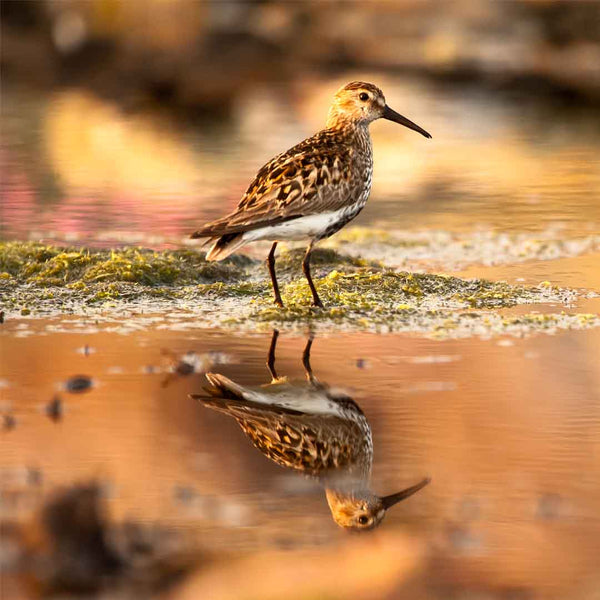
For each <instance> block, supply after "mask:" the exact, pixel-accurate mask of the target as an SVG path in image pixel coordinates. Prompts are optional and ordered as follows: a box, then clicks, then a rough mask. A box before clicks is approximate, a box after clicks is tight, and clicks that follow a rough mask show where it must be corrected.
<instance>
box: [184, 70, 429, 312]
mask: <svg viewBox="0 0 600 600" xmlns="http://www.w3.org/2000/svg"><path fill="white" fill-rule="evenodd" d="M376 119H388V120H389V121H394V122H396V123H400V124H401V125H404V126H405V127H408V128H409V129H412V130H414V131H417V132H418V133H420V134H421V135H424V136H425V137H427V138H430V137H431V135H430V134H429V133H427V131H425V130H424V129H422V128H421V127H419V126H418V125H416V124H415V123H413V122H412V121H410V120H409V119H407V118H406V117H403V116H402V115H400V114H398V113H397V112H395V111H394V110H392V109H391V108H390V107H389V106H388V105H387V104H386V102H385V97H384V95H383V92H382V91H381V90H380V89H379V88H378V87H377V86H375V85H373V84H371V83H364V82H362V81H354V82H352V83H349V84H347V85H345V86H344V87H342V88H341V89H340V90H339V91H338V92H337V93H336V95H335V97H334V99H333V104H332V105H331V108H330V109H329V115H328V118H327V123H326V127H325V129H323V130H322V131H319V132H318V133H317V134H315V135H313V136H312V137H310V138H308V139H306V140H304V141H303V142H300V143H299V144H297V145H296V146H294V147H293V148H290V149H289V150H288V151H287V152H284V153H283V154H280V155H279V156H276V157H275V158H274V159H273V160H271V161H270V162H268V163H267V164H266V165H265V166H264V167H263V168H262V169H260V171H259V172H258V174H257V175H256V177H255V179H254V181H252V183H251V184H250V187H249V188H248V189H247V190H246V193H245V194H244V196H243V197H242V199H241V201H240V203H239V204H238V207H237V208H236V209H235V210H234V211H233V212H232V213H231V214H229V215H227V216H225V217H223V218H221V219H218V220H216V221H213V222H212V223H208V224H207V225H205V226H204V227H203V228H202V229H200V230H199V231H196V232H195V233H194V234H193V235H192V237H193V238H209V240H208V243H211V244H212V245H211V248H210V250H209V251H208V253H207V255H206V258H207V260H222V259H223V258H225V257H227V256H229V255H230V254H231V253H232V252H234V251H235V250H237V249H238V248H239V247H240V246H243V245H245V244H247V243H248V242H253V241H256V240H269V241H272V242H273V245H272V247H271V251H270V252H269V256H268V259H267V264H268V267H269V274H270V276H271V281H272V283H273V292H274V294H275V303H276V304H278V305H279V306H283V301H282V299H281V294H280V292H279V285H278V284H277V277H276V275H275V249H276V248H277V243H278V242H280V241H283V240H308V241H309V244H308V248H307V250H306V254H305V256H304V260H303V261H302V270H303V272H304V275H305V276H306V279H307V281H308V285H309V287H310V291H311V292H312V297H313V304H314V306H319V307H322V306H323V303H322V302H321V299H320V298H319V295H318V293H317V289H316V288H315V284H314V283H313V280H312V277H311V274H310V254H311V251H312V249H313V247H314V245H315V243H316V242H318V241H319V240H322V239H324V238H327V237H329V236H331V235H333V234H334V233H336V232H337V231H339V230H340V229H341V228H342V227H344V225H346V224H347V223H348V222H350V221H351V220H352V219H354V217H356V215H358V213H359V212H360V211H361V210H362V209H363V207H364V206H365V204H366V202H367V198H368V197H369V193H370V191H371V182H372V179H373V147H372V144H371V136H370V134H369V124H370V123H371V122H373V121H375V120H376Z"/></svg>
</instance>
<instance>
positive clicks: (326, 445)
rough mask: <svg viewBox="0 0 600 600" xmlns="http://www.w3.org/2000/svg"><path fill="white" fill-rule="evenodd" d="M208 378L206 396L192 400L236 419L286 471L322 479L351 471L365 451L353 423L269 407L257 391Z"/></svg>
mask: <svg viewBox="0 0 600 600" xmlns="http://www.w3.org/2000/svg"><path fill="white" fill-rule="evenodd" d="M209 375H210V377H209ZM207 377H208V379H209V381H210V383H211V387H209V388H206V392H207V394H192V398H195V399H197V400H200V401H201V402H202V403H203V404H204V405H205V406H207V407H209V408H212V409H213V410H217V411H219V412H222V413H225V414H227V415H229V416H231V417H233V418H234V419H235V420H236V421H237V422H238V424H239V425H240V427H241V428H242V430H243V431H244V433H245V434H246V435H247V436H248V438H249V439H250V441H251V442H252V443H253V444H254V446H255V447H256V448H257V449H258V450H260V451H261V452H262V453H263V454H264V455H265V456H266V457H267V458H269V459H270V460H272V461H273V462H276V463H277V464H279V465H281V466H283V467H287V468H292V469H295V470H298V471H302V472H304V473H306V474H308V475H312V476H318V475H321V474H325V473H327V472H329V471H332V470H336V469H344V468H349V467H350V466H351V465H352V464H354V463H355V462H356V461H357V460H358V456H359V455H360V453H361V452H364V445H365V443H367V442H368V440H367V439H366V437H365V433H364V432H363V431H362V429H361V427H360V426H359V424H358V423H356V422H355V421H353V420H350V419H344V418H342V417H340V416H338V415H335V414H310V413H304V412H302V411H300V410H295V409H293V408H288V407H284V406H281V405H276V404H266V403H265V402H264V401H263V402H260V401H258V400H256V399H253V397H254V395H255V394H254V392H253V391H252V390H249V389H248V388H244V387H242V386H240V385H238V384H236V383H235V382H233V381H231V380H230V379H227V378H226V377H223V376H222V375H217V374H212V373H211V374H208V375H207ZM360 414H362V413H360Z"/></svg>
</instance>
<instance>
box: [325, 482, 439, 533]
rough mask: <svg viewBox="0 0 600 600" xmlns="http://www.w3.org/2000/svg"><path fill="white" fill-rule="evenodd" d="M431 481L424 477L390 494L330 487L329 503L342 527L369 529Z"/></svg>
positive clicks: (359, 529) (334, 516)
mask: <svg viewBox="0 0 600 600" xmlns="http://www.w3.org/2000/svg"><path fill="white" fill-rule="evenodd" d="M429 482H430V479H429V478H426V479H423V481H420V482H419V483H417V484H416V485H413V486H411V487H409V488H406V489H405V490H402V491H401V492H397V493H396V494H391V495H389V496H376V495H375V494H373V493H372V492H370V491H369V490H360V491H355V492H344V491H340V490H334V489H328V490H327V491H326V494H327V503H328V504H329V509H330V510H331V515H332V516H333V520H334V521H335V522H336V523H337V524H338V525H339V526H340V527H344V528H345V529H349V530H353V531H368V530H370V529H374V528H375V527H377V526H378V525H379V524H380V523H381V521H383V517H385V513H386V512H387V510H388V509H390V508H391V507H392V506H394V504H397V503H398V502H400V501H402V500H405V499H406V498H408V497H409V496H412V495H413V494H416V493H417V492H418V491H419V490H420V489H422V488H424V487H425V486H426V485H427V484H428V483H429Z"/></svg>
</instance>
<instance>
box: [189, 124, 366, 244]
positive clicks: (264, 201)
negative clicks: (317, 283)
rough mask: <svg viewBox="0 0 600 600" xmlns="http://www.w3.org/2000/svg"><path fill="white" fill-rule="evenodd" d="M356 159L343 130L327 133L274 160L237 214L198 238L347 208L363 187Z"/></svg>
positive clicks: (215, 223) (259, 175)
mask: <svg viewBox="0 0 600 600" xmlns="http://www.w3.org/2000/svg"><path fill="white" fill-rule="evenodd" d="M352 160H353V149H352V148H351V147H350V145H349V144H347V143H345V142H344V140H343V138H342V137H341V136H340V135H339V134H337V133H335V132H332V131H330V130H324V131H321V132H319V133H318V134H316V135H315V136H313V137H312V138H309V139H307V140H304V142H301V143H300V144H298V145H297V146H294V147H293V148H291V149H290V150H288V151H287V152H284V153H283V154H281V155H279V156H277V157H275V158H274V159H273V160H271V161H270V162H268V163H267V164H266V165H265V166H264V167H263V168H262V169H261V170H260V171H259V172H258V173H257V175H256V177H255V178H254V180H253V181H252V183H251V184H250V186H249V187H248V189H247V190H246V193H245V194H244V196H243V197H242V199H241V201H240V203H239V205H238V207H237V208H236V210H235V211H234V212H233V213H231V214H230V215H227V216H226V217H223V218H221V219H218V220H216V221H213V222H212V223H209V224H207V225H206V226H204V227H203V228H202V229H201V230H199V231H197V232H196V233H194V234H193V235H192V237H208V236H211V237H212V236H220V235H225V234H230V233H239V232H242V231H249V230H252V229H258V228H260V227H265V226H269V225H276V224H278V223H282V222H284V221H288V220H291V219H295V218H298V217H303V216H307V215H312V214H315V213H321V212H327V211H335V210H337V209H339V208H342V207H344V206H347V205H348V204H351V203H353V202H354V201H355V200H358V195H359V194H360V191H359V188H360V187H361V186H356V185H353V181H352V178H353V173H354V171H355V170H354V169H352V168H351V167H352ZM354 176H355V175H354ZM353 196H356V198H353Z"/></svg>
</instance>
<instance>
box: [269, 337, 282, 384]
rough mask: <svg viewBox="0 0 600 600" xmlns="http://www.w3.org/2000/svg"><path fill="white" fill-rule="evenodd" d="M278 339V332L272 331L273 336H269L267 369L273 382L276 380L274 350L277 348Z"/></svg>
mask: <svg viewBox="0 0 600 600" xmlns="http://www.w3.org/2000/svg"><path fill="white" fill-rule="evenodd" d="M278 337H279V331H277V329H273V335H272V336H271V345H270V346H269V354H268V356H267V369H269V373H271V378H272V379H273V381H275V380H276V379H278V377H277V371H276V370H275V349H276V348H277V338H278Z"/></svg>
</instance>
